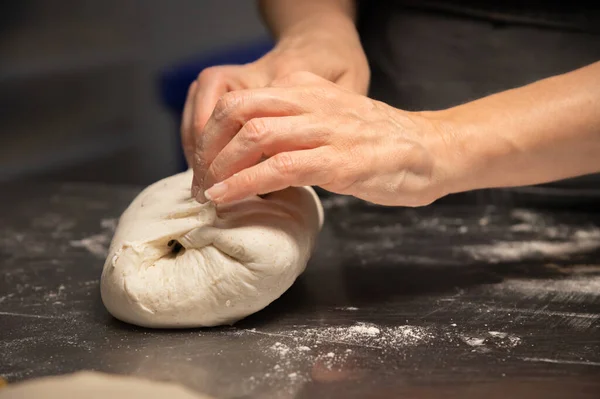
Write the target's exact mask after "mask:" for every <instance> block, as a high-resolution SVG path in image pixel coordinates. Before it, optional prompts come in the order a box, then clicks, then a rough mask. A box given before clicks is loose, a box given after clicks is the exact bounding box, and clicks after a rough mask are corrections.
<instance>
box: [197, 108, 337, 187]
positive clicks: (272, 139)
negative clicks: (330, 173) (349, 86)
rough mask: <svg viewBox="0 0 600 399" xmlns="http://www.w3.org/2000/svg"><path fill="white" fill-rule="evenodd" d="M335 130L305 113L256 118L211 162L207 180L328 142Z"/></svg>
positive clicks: (213, 181) (222, 178)
mask: <svg viewBox="0 0 600 399" xmlns="http://www.w3.org/2000/svg"><path fill="white" fill-rule="evenodd" d="M330 134H331V132H330V131H329V130H328V129H327V128H324V127H322V126H321V124H319V123H311V122H310V121H308V120H307V118H306V117H305V116H288V117H270V118H256V119H251V120H250V121H248V122H247V123H246V124H245V125H244V126H243V127H242V129H241V130H240V131H239V132H238V134H236V135H235V137H234V138H233V139H232V140H231V141H230V142H229V143H228V144H227V145H226V146H225V148H223V150H222V151H221V152H220V153H219V154H218V155H217V156H216V157H215V159H214V161H213V162H212V163H211V164H210V166H209V168H208V172H207V173H206V177H205V178H204V184H206V187H211V186H212V185H213V184H215V183H217V182H220V181H223V180H225V179H227V178H228V177H231V176H232V175H233V174H235V173H238V172H240V171H241V170H243V169H246V168H249V167H251V166H254V165H256V164H257V163H258V162H260V161H261V160H262V159H263V158H269V157H272V156H274V155H276V154H278V153H281V152H288V151H297V150H306V149H310V148H316V147H320V146H322V145H324V144H325V143H327V139H328V137H329V136H330Z"/></svg>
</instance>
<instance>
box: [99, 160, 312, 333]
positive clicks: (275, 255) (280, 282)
mask: <svg viewBox="0 0 600 399" xmlns="http://www.w3.org/2000/svg"><path fill="white" fill-rule="evenodd" d="M191 181H192V171H191V170H188V171H187V172H184V173H180V174H177V175H174V176H171V177H168V178H166V179H163V180H161V181H159V182H157V183H154V184H152V185H151V186H149V187H148V188H146V189H145V190H144V191H142V192H141V193H140V194H139V195H138V196H137V197H136V198H135V199H134V200H133V202H132V203H131V205H129V207H128V208H127V209H126V210H125V212H124V213H123V215H122V216H121V218H120V220H119V224H118V226H117V229H116V231H115V235H114V237H113V240H112V242H111V245H110V248H109V253H108V258H107V259H106V262H105V264H104V269H103V271H102V279H101V294H102V301H103V302H104V305H105V306H106V308H107V309H108V311H109V312H110V313H111V314H112V315H113V316H115V317H116V318H118V319H120V320H122V321H125V322H128V323H132V324H136V325H139V326H145V327H155V328H184V327H207V326H217V325H223V324H232V323H234V322H236V321H238V320H240V319H242V318H244V317H246V316H248V315H250V314H252V313H255V312H257V311H259V310H261V309H263V308H264V307H265V306H267V305H268V304H269V303H271V302H272V301H274V300H275V299H277V298H278V297H279V296H281V294H283V293H284V292H285V291H286V290H287V289H288V288H289V287H290V286H291V285H292V284H293V282H294V280H295V279H296V277H298V276H299V275H300V274H301V273H302V272H303V271H304V268H305V267H306V264H307V262H308V259H309V257H310V255H311V253H312V251H313V248H314V244H315V240H316V237H317V234H318V232H319V230H320V228H321V226H322V224H323V208H322V206H321V202H320V201H319V198H318V197H317V195H316V193H315V192H314V191H313V189H312V188H310V187H291V188H288V189H285V190H282V191H278V192H275V193H271V194H268V195H267V196H265V197H264V198H261V197H258V196H255V197H252V198H249V199H246V200H243V201H239V202H236V203H233V204H228V205H225V206H219V207H218V209H217V208H216V207H215V206H214V205H213V204H212V203H206V204H200V203H198V202H196V201H195V200H194V199H193V198H191V194H190V186H191Z"/></svg>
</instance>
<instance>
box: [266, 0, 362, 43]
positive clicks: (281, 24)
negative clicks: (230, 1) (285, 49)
mask: <svg viewBox="0 0 600 399" xmlns="http://www.w3.org/2000/svg"><path fill="white" fill-rule="evenodd" d="M258 4H259V8H260V11H261V15H262V17H263V20H264V21H265V24H266V25H267V27H268V28H269V29H270V31H271V33H272V34H273V36H274V37H275V38H276V39H280V38H281V37H283V36H286V35H289V34H293V33H294V32H295V31H298V30H304V29H308V28H309V27H314V26H322V27H327V28H329V29H336V28H338V27H339V28H341V29H348V28H350V27H353V26H354V18H355V12H356V10H355V1H354V0H258Z"/></svg>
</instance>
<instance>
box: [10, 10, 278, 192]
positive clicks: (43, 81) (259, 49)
mask: <svg viewBox="0 0 600 399" xmlns="http://www.w3.org/2000/svg"><path fill="white" fill-rule="evenodd" d="M269 45H270V44H269V39H268V35H267V33H266V30H265V29H264V28H263V26H262V24H261V22H260V19H259V16H258V12H257V10H256V6H255V2H254V1H236V0H172V1H164V0H128V1H120V0H104V1H81V0H61V1H46V0H24V1H14V2H2V3H1V4H0V182H4V181H13V180H23V179H49V180H62V181H64V180H67V181H93V182H105V183H116V184H138V185H146V184H149V183H151V182H153V181H155V180H157V179H160V178H162V177H164V176H168V175H171V174H173V173H176V172H177V171H179V170H181V169H182V168H183V163H182V162H183V159H182V155H181V150H180V145H179V141H178V140H179V137H178V135H179V119H178V118H179V113H180V107H181V106H182V104H183V100H184V98H182V96H184V95H185V91H186V90H187V86H188V84H189V82H190V80H191V79H194V77H195V76H196V75H197V74H198V72H199V71H200V70H201V69H202V68H203V67H205V66H208V65H210V64H211V63H215V64H217V63H228V62H231V63H241V62H249V61H251V60H252V59H254V58H257V57H258V56H260V54H261V53H264V52H265V51H267V49H268V47H269Z"/></svg>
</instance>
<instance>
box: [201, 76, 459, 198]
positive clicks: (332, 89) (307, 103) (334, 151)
mask: <svg viewBox="0 0 600 399" xmlns="http://www.w3.org/2000/svg"><path fill="white" fill-rule="evenodd" d="M424 115H425V113H409V112H404V111H400V110H398V109H395V108H392V107H390V106H388V105H386V104H383V103H381V102H377V101H373V100H371V99H369V98H367V97H365V96H362V95H360V94H356V93H354V92H352V91H350V90H346V89H344V88H341V87H339V86H338V85H336V84H334V83H331V82H329V81H327V80H325V79H323V78H320V77H318V76H315V75H313V74H310V73H296V74H293V75H291V76H290V77H288V78H285V79H282V80H279V81H275V82H273V84H272V85H271V86H270V87H268V88H262V89H256V90H242V91H236V92H231V93H228V94H226V95H224V96H223V97H221V99H220V100H219V101H218V102H217V105H216V108H215V111H214V112H213V114H212V116H211V118H210V119H209V121H208V123H207V124H206V127H205V129H204V134H203V135H202V136H201V137H200V140H199V141H198V143H197V146H196V154H195V157H196V159H198V160H202V162H198V163H196V165H195V166H194V175H195V180H196V181H197V185H196V189H195V190H194V192H193V194H194V195H195V196H196V198H197V199H198V200H199V201H203V200H204V198H205V196H204V195H206V198H207V199H210V200H212V201H213V202H215V203H217V204H219V203H226V202H230V201H234V200H239V199H242V198H245V197H247V196H251V195H255V194H265V193H269V192H273V191H277V190H281V189H284V188H286V187H289V186H304V185H314V186H320V187H322V188H324V189H326V190H329V191H332V192H336V193H340V194H349V195H353V196H356V197H358V198H362V199H364V200H367V201H371V202H374V203H378V204H383V205H404V206H418V205H426V204H428V203H431V202H432V201H434V200H435V199H437V198H439V197H441V196H442V195H443V194H444V190H443V188H444V187H443V184H442V182H443V180H444V177H445V175H446V173H447V172H446V170H447V169H448V168H447V165H446V163H445V162H444V160H445V158H446V157H445V156H444V155H445V154H444V152H445V151H446V142H445V140H444V139H443V135H442V134H441V130H440V127H439V126H438V125H439V124H438V123H437V122H435V119H428V118H427V117H425V116H424ZM263 159H264V161H263ZM261 161H262V162H261ZM213 184H214V186H213ZM211 186H212V187H211ZM199 187H210V188H209V189H208V190H207V191H206V193H203V192H202V190H199Z"/></svg>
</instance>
